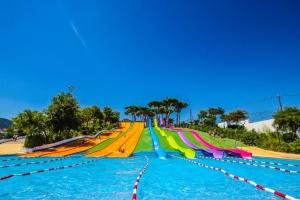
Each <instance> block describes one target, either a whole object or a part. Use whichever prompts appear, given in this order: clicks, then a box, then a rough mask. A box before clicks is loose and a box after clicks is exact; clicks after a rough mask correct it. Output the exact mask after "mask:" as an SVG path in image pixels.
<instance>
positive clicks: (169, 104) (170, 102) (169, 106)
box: [162, 98, 178, 127]
mask: <svg viewBox="0 0 300 200" xmlns="http://www.w3.org/2000/svg"><path fill="white" fill-rule="evenodd" d="M177 103H178V100H177V99H175V98H165V99H164V100H163V101H162V104H163V107H164V108H165V111H166V113H165V114H166V119H165V123H166V126H167V127H168V125H169V118H170V115H171V113H173V112H174V111H175V105H176V104H177Z"/></svg>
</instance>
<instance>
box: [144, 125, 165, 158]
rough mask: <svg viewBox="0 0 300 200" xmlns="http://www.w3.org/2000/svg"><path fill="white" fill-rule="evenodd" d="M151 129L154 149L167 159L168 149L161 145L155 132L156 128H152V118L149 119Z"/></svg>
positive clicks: (160, 156) (159, 155)
mask: <svg viewBox="0 0 300 200" xmlns="http://www.w3.org/2000/svg"><path fill="white" fill-rule="evenodd" d="M148 124H149V131H150V135H151V139H152V144H153V146H154V150H155V152H156V154H157V156H158V157H159V158H161V159H166V157H167V153H166V151H165V150H164V149H163V148H162V147H161V146H160V143H159V140H158V138H157V136H156V135H155V133H154V130H153V128H152V123H151V120H149V123H148Z"/></svg>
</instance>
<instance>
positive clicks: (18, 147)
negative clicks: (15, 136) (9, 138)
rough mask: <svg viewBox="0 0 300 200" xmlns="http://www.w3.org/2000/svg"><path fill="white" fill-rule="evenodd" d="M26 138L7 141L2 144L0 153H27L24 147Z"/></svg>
mask: <svg viewBox="0 0 300 200" xmlns="http://www.w3.org/2000/svg"><path fill="white" fill-rule="evenodd" d="M23 144H24V139H22V140H18V141H17V142H6V143H3V144H0V155H6V154H21V153H25V151H24V149H23Z"/></svg>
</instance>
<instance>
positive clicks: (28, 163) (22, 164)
mask: <svg viewBox="0 0 300 200" xmlns="http://www.w3.org/2000/svg"><path fill="white" fill-rule="evenodd" d="M67 158H68V157H63V158H56V159H51V160H43V161H38V162H26V163H16V164H11V165H3V166H0V169H1V168H9V167H20V166H24V165H36V164H44V163H49V162H54V161H58V160H64V159H67Z"/></svg>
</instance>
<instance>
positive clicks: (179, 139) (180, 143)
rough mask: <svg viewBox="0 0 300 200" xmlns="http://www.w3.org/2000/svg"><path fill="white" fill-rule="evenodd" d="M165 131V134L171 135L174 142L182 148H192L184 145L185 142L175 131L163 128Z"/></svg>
mask: <svg viewBox="0 0 300 200" xmlns="http://www.w3.org/2000/svg"><path fill="white" fill-rule="evenodd" d="M165 132H166V133H167V135H171V136H172V137H173V138H174V140H175V141H176V143H177V144H178V145H179V146H181V147H183V148H186V149H191V150H193V149H192V148H190V147H189V146H188V145H186V144H185V143H184V142H183V141H182V139H181V138H180V136H179V135H178V134H177V133H176V132H174V131H169V130H165Z"/></svg>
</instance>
